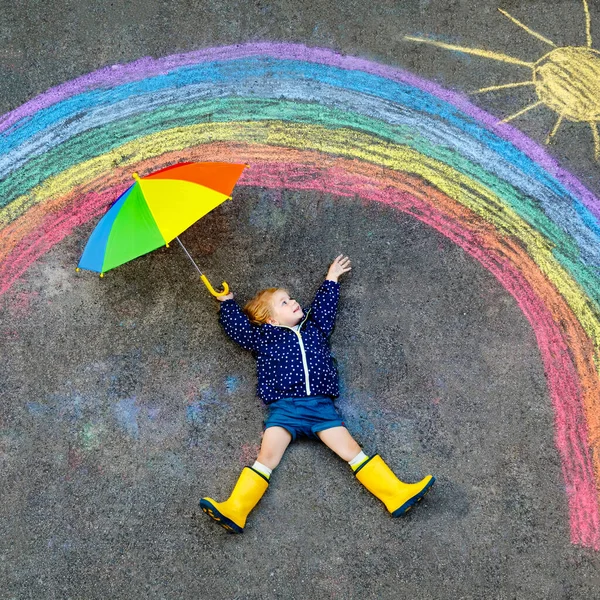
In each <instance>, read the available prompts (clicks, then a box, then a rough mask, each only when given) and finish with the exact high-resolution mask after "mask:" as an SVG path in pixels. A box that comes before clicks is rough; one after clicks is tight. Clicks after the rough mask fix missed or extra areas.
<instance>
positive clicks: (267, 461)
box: [256, 427, 292, 471]
mask: <svg viewBox="0 0 600 600" xmlns="http://www.w3.org/2000/svg"><path fill="white" fill-rule="evenodd" d="M291 441H292V435H291V434H290V432H289V431H288V430H287V429H284V428H283V427H268V428H267V429H265V432H264V434H263V439H262V443H261V445H260V452H259V453H258V456H257V457H256V460H257V461H258V462H259V463H261V464H263V465H264V466H265V467H268V468H269V469H271V471H272V470H273V469H274V468H275V467H276V466H277V465H278V464H279V461H280V460H281V457H282V456H283V453H284V452H285V451H286V449H287V447H288V446H289V444H290V442H291Z"/></svg>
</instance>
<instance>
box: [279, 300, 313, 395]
mask: <svg viewBox="0 0 600 600" xmlns="http://www.w3.org/2000/svg"><path fill="white" fill-rule="evenodd" d="M309 312H310V309H309V310H308V312H307V313H306V316H305V317H304V321H306V319H307V318H308V313H309ZM304 321H302V323H300V327H302V325H304ZM277 327H285V328H286V329H291V330H292V331H293V332H294V333H295V334H296V335H297V336H298V342H300V353H301V354H302V366H303V367H304V383H305V385H306V395H307V396H310V382H309V379H308V362H307V361H306V351H305V350H304V342H303V341H302V336H301V335H300V329H298V331H296V330H295V329H294V328H293V327H288V326H287V325H277Z"/></svg>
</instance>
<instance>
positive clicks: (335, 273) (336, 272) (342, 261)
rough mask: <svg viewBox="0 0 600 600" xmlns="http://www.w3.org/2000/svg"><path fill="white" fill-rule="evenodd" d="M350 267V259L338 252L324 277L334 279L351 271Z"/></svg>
mask: <svg viewBox="0 0 600 600" xmlns="http://www.w3.org/2000/svg"><path fill="white" fill-rule="evenodd" d="M351 270H352V267H351V266H350V259H349V258H348V257H347V256H344V255H343V254H340V255H339V256H338V257H337V258H336V259H335V260H334V261H333V262H332V263H331V266H330V267H329V271H327V277H326V279H329V281H336V282H337V280H338V277H339V276H340V275H343V274H344V273H347V272H348V271H351Z"/></svg>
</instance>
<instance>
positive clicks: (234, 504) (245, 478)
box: [200, 467, 269, 533]
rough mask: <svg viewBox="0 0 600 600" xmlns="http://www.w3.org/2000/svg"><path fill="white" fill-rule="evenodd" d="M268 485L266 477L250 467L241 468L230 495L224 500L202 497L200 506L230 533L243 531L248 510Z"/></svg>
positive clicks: (255, 503)
mask: <svg viewBox="0 0 600 600" xmlns="http://www.w3.org/2000/svg"><path fill="white" fill-rule="evenodd" d="M268 487H269V482H268V481H267V479H266V477H264V476H263V475H261V474H260V473H258V471H255V470H254V469H252V468H250V467H244V469H243V470H242V472H241V474H240V477H239V479H238V480H237V483H236V484H235V487H234V488H233V491H232V492H231V496H229V498H228V499H227V500H225V502H216V501H215V500H213V499H212V498H202V500H200V508H201V509H202V510H203V511H204V512H205V513H206V514H207V515H208V516H209V517H212V518H213V519H214V520H215V521H216V522H217V523H218V524H219V525H221V527H223V528H224V529H226V530H227V531H229V532H230V533H244V526H245V525H246V519H247V518H248V515H249V514H250V511H251V510H252V509H253V508H254V507H255V506H256V505H257V504H258V501H259V500H260V499H261V498H262V497H263V494H264V493H265V492H266V490H267V488H268Z"/></svg>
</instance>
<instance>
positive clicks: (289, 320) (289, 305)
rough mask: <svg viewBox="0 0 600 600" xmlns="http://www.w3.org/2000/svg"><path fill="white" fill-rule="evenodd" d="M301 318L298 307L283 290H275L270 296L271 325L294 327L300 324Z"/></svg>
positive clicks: (300, 309) (300, 311) (302, 314)
mask: <svg viewBox="0 0 600 600" xmlns="http://www.w3.org/2000/svg"><path fill="white" fill-rule="evenodd" d="M303 316H304V313H303V312H302V308H300V305H299V304H298V303H297V302H296V301H295V300H294V299H293V298H290V297H289V295H288V293H287V292H286V291H285V290H277V291H276V292H275V293H274V294H273V295H272V296H271V319H270V320H269V323H271V325H286V326H287V327H294V326H295V325H298V323H300V321H301V320H302V317H303Z"/></svg>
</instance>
